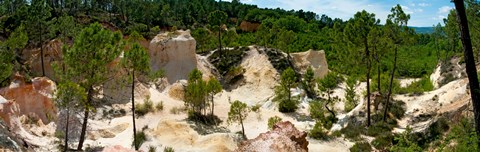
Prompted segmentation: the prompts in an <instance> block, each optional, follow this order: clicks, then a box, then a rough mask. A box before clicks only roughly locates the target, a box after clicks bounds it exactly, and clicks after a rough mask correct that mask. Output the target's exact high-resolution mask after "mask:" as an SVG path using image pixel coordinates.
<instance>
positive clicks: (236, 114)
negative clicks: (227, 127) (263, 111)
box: [227, 100, 250, 138]
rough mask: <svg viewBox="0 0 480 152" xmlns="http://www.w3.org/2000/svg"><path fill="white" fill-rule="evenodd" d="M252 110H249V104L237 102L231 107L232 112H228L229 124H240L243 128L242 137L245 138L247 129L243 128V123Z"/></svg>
mask: <svg viewBox="0 0 480 152" xmlns="http://www.w3.org/2000/svg"><path fill="white" fill-rule="evenodd" d="M249 112H250V109H249V108H248V106H247V104H245V103H243V102H241V101H238V100H235V101H234V102H233V103H232V105H230V111H229V112H228V120H227V122H228V123H229V124H230V123H233V122H238V123H239V124H240V125H241V126H242V135H243V137H244V138H246V136H245V127H244V126H243V121H244V120H245V119H246V118H247V116H248V113H249Z"/></svg>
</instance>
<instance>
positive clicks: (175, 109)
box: [170, 107, 186, 115]
mask: <svg viewBox="0 0 480 152" xmlns="http://www.w3.org/2000/svg"><path fill="white" fill-rule="evenodd" d="M185 111H186V109H185V108H182V107H173V108H172V109H170V113H171V114H176V115H178V114H180V113H182V112H185Z"/></svg>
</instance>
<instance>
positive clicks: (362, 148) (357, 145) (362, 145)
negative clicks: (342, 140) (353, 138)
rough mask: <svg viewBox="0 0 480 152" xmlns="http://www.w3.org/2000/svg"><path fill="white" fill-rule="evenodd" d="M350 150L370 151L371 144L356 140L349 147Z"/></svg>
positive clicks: (354, 151)
mask: <svg viewBox="0 0 480 152" xmlns="http://www.w3.org/2000/svg"><path fill="white" fill-rule="evenodd" d="M350 151H351V152H370V151H372V146H370V144H369V143H368V142H357V143H355V145H353V147H351V148H350Z"/></svg>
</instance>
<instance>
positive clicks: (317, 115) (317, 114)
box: [308, 100, 325, 121]
mask: <svg viewBox="0 0 480 152" xmlns="http://www.w3.org/2000/svg"><path fill="white" fill-rule="evenodd" d="M308 105H309V108H308V111H309V112H310V117H312V118H313V119H315V120H317V121H321V120H324V119H325V114H324V113H325V112H324V107H323V105H322V103H321V102H320V101H318V100H315V101H312V102H310V103H309V104H308Z"/></svg>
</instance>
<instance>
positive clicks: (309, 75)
mask: <svg viewBox="0 0 480 152" xmlns="http://www.w3.org/2000/svg"><path fill="white" fill-rule="evenodd" d="M314 76H315V74H314V72H313V69H312V67H308V68H307V70H306V71H305V74H304V75H303V80H302V86H303V89H305V92H307V95H309V97H310V98H313V97H312V96H316V93H315V78H314Z"/></svg>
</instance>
